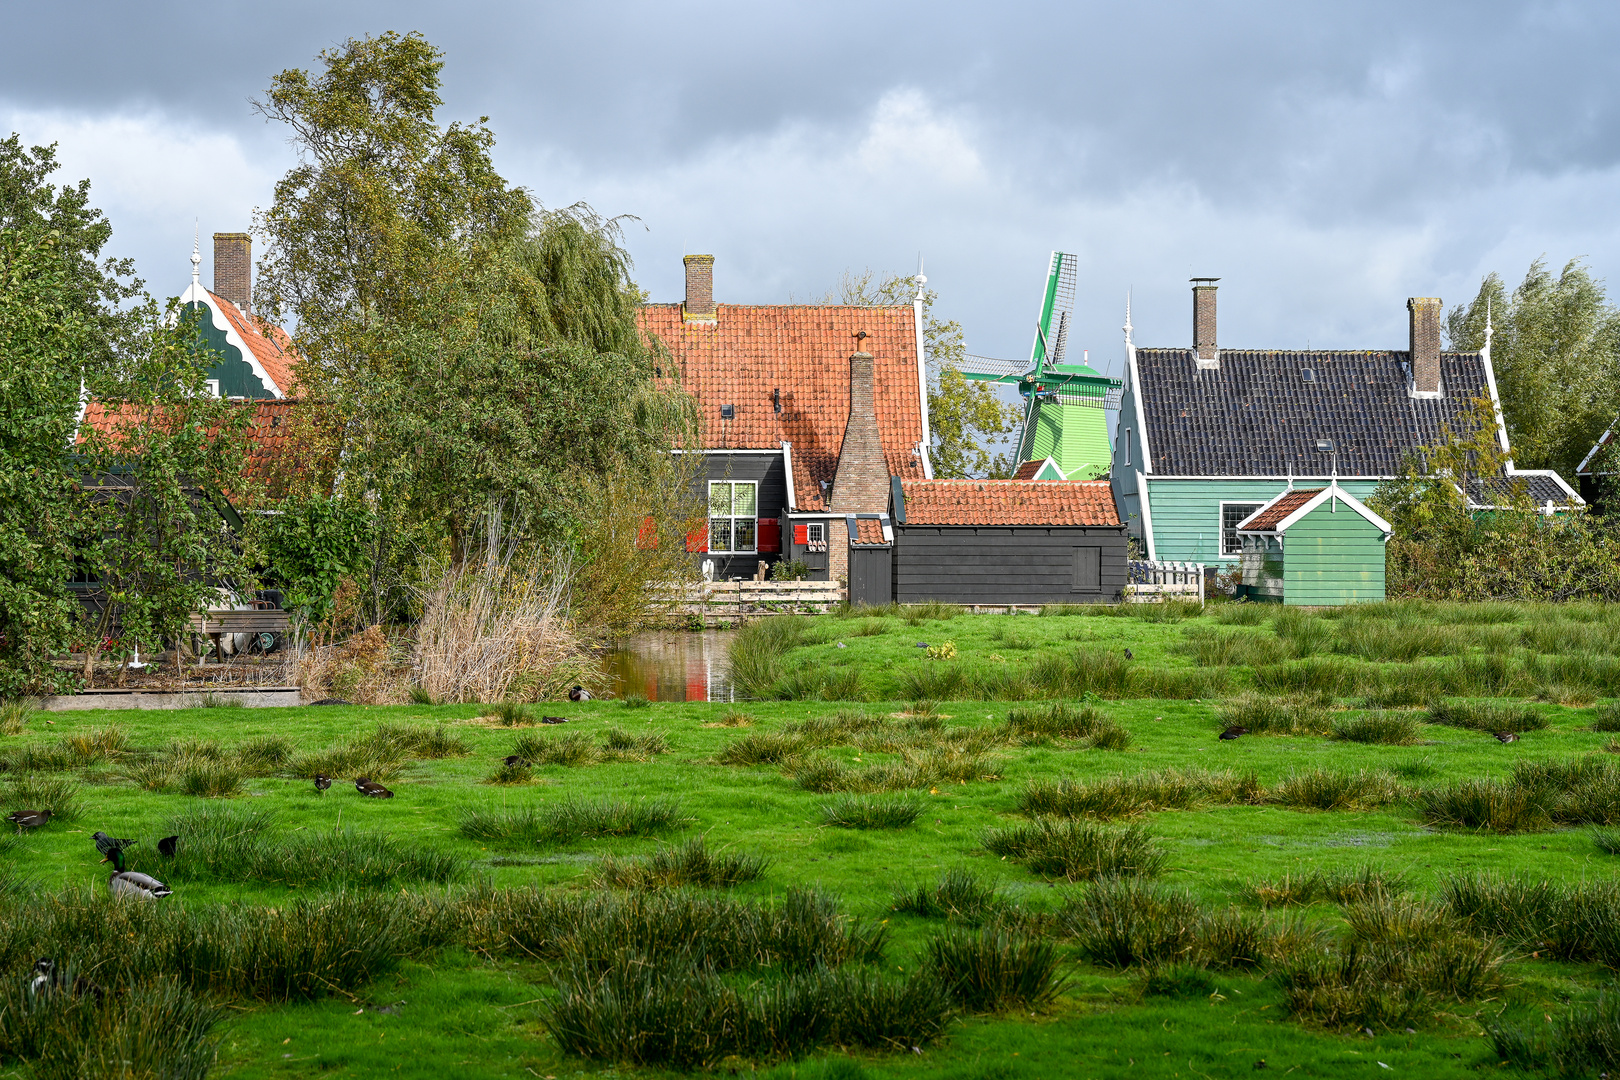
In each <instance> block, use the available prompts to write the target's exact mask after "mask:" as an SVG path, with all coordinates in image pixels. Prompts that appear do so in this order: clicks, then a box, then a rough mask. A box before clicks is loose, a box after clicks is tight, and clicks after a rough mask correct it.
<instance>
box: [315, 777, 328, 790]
mask: <svg viewBox="0 0 1620 1080" xmlns="http://www.w3.org/2000/svg"><path fill="white" fill-rule="evenodd" d="M331 786H332V778H331V777H330V776H327V775H326V774H325V773H316V774H315V790H316V791H325V790H326V789H327V788H329V787H331Z"/></svg>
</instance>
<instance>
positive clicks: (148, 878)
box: [103, 848, 174, 900]
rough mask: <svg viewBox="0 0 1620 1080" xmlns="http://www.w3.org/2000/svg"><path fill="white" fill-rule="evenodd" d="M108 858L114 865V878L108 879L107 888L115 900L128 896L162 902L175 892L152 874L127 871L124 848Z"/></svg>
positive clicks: (118, 849) (115, 851) (116, 849)
mask: <svg viewBox="0 0 1620 1080" xmlns="http://www.w3.org/2000/svg"><path fill="white" fill-rule="evenodd" d="M107 858H108V859H111V860H112V864H113V872H112V877H110V878H108V879H107V888H108V889H110V890H111V891H112V894H113V897H114V898H115V899H116V898H119V897H126V896H127V897H130V898H131V899H135V900H161V899H162V898H163V897H165V896H168V895H169V894H171V893H172V892H174V890H173V889H171V888H169V887H168V886H167V885H165V884H163V882H161V881H159V880H158V879H157V878H155V877H153V876H152V875H150V874H143V873H141V872H140V871H139V870H125V869H124V849H123V848H114V849H113V851H112V854H111V855H108V856H107ZM103 861H106V860H103Z"/></svg>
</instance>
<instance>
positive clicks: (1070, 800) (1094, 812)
mask: <svg viewBox="0 0 1620 1080" xmlns="http://www.w3.org/2000/svg"><path fill="white" fill-rule="evenodd" d="M1263 796H1264V791H1263V789H1262V788H1261V786H1260V781H1259V778H1258V777H1257V776H1256V775H1255V774H1254V773H1236V772H1231V771H1220V772H1207V771H1204V770H1199V769H1166V770H1162V771H1159V772H1145V773H1137V774H1135V775H1134V776H1126V775H1123V774H1121V775H1116V776H1109V777H1102V778H1100V779H1097V780H1092V781H1078V780H1071V779H1068V778H1066V777H1065V778H1063V779H1059V780H1033V781H1031V782H1030V783H1029V784H1028V785H1027V786H1026V787H1025V788H1024V791H1023V793H1022V794H1021V795H1020V797H1019V802H1018V810H1019V812H1020V813H1023V814H1025V815H1028V816H1031V817H1034V816H1040V815H1049V816H1054V817H1097V818H1117V817H1127V816H1130V815H1132V814H1138V813H1147V812H1152V811H1156V810H1186V809H1191V808H1192V807H1195V806H1199V805H1202V804H1203V803H1205V802H1215V803H1257V802H1260V801H1261V799H1262V798H1263Z"/></svg>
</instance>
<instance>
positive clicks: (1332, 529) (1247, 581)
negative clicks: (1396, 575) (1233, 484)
mask: <svg viewBox="0 0 1620 1080" xmlns="http://www.w3.org/2000/svg"><path fill="white" fill-rule="evenodd" d="M1237 534H1238V537H1239V540H1240V542H1241V544H1242V568H1243V588H1242V592H1241V594H1240V595H1242V596H1245V597H1247V598H1248V599H1251V600H1258V601H1263V602H1270V603H1282V604H1293V605H1310V606H1317V605H1330V604H1358V603H1366V602H1368V601H1378V600H1383V599H1384V544H1385V542H1386V541H1388V540H1389V536H1390V527H1389V522H1387V521H1385V520H1384V519H1383V518H1381V517H1379V516H1378V515H1377V514H1375V513H1373V512H1372V511H1371V510H1369V509H1367V507H1366V506H1365V505H1363V504H1362V503H1361V501H1360V500H1358V499H1357V498H1355V496H1353V495H1350V494H1348V493H1347V492H1345V490H1344V489H1343V488H1341V487H1339V485H1338V483H1337V482H1333V483H1330V484H1328V486H1327V487H1324V488H1307V489H1291V490H1288V491H1285V492H1283V493H1282V494H1281V495H1279V496H1277V497H1276V498H1275V499H1272V500H1271V501H1270V502H1268V503H1266V504H1265V505H1264V506H1262V507H1261V508H1260V509H1259V510H1257V511H1255V512H1254V513H1253V514H1251V515H1249V516H1248V517H1247V518H1245V519H1244V520H1243V521H1242V522H1240V523H1239V524H1238V526H1237Z"/></svg>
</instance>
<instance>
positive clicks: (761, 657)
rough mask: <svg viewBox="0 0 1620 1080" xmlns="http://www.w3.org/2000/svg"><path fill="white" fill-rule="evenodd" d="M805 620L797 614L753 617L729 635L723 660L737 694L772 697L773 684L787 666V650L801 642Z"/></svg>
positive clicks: (805, 627) (774, 690) (805, 625)
mask: <svg viewBox="0 0 1620 1080" xmlns="http://www.w3.org/2000/svg"><path fill="white" fill-rule="evenodd" d="M808 632H809V623H808V621H807V620H806V619H805V618H804V617H803V616H800V615H786V616H779V617H776V618H770V619H755V620H754V621H752V622H749V623H747V624H745V625H744V626H743V627H742V628H741V629H740V630H738V631H737V633H736V636H735V637H733V638H732V641H731V649H730V652H729V653H728V654H727V657H728V658H727V662H728V664H729V665H730V669H731V682H732V685H733V686H735V687H736V688H737V691H738V693H740V694H742V695H743V696H744V697H750V698H762V699H763V698H772V697H775V696H776V686H777V683H779V682H781V680H782V678H783V676H784V675H786V674H787V672H788V668H787V665H786V663H785V657H786V655H787V653H788V652H789V651H790V650H792V649H796V648H798V647H799V646H800V645H802V644H804V643H805V639H806V636H807V634H808Z"/></svg>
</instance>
